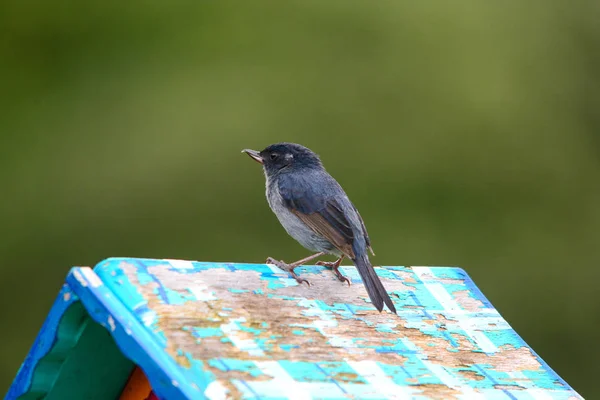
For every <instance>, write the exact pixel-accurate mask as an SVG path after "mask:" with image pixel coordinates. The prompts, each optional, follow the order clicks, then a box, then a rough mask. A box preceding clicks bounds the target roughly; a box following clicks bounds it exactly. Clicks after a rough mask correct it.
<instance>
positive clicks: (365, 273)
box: [246, 143, 396, 312]
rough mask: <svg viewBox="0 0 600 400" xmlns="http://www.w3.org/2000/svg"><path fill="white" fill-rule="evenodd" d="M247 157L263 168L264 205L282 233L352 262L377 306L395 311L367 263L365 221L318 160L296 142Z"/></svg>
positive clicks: (274, 146)
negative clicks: (265, 200)
mask: <svg viewBox="0 0 600 400" xmlns="http://www.w3.org/2000/svg"><path fill="white" fill-rule="evenodd" d="M246 152H247V153H248V154H249V155H250V156H251V157H252V158H254V159H255V160H257V161H258V162H260V163H261V164H263V167H264V172H265V177H266V196H267V201H268V203H269V206H270V207H271V209H272V210H273V212H274V213H275V215H276V216H277V218H278V219H279V222H280V223H281V225H282V226H283V228H284V229H285V230H286V232H287V233H288V234H289V235H290V236H292V237H293V238H294V239H296V240H297V241H298V242H299V243H300V244H301V245H302V246H304V247H305V248H307V249H309V250H311V251H314V252H319V253H320V252H324V253H328V254H332V255H336V256H342V255H343V256H346V257H348V258H350V259H351V260H352V261H353V262H354V264H355V265H356V267H357V270H358V272H359V274H360V276H361V278H362V280H363V283H364V285H365V287H366V289H367V292H368V294H369V297H370V298H371V301H372V302H373V304H374V305H375V307H376V308H377V309H378V310H379V311H381V310H382V309H383V303H385V304H386V305H387V306H388V308H389V309H390V310H392V311H393V312H396V309H395V307H394V304H393V302H392V300H391V299H390V297H389V295H388V293H387V291H386V290H385V288H384V287H383V284H382V283H381V281H380V279H379V277H378V276H377V274H376V273H375V270H374V269H373V267H372V266H371V263H370V261H369V257H368V250H369V249H370V248H371V243H370V239H369V236H368V234H367V230H366V227H365V224H364V221H363V220H362V218H361V216H360V214H359V213H358V210H357V209H356V207H355V206H354V204H352V202H351V201H350V199H349V198H348V196H347V195H346V193H345V192H344V189H342V187H341V186H340V185H339V183H338V182H337V181H336V180H335V179H334V178H333V177H332V176H331V175H329V173H328V172H327V171H326V170H325V168H324V167H323V165H322V163H321V160H320V159H319V157H318V156H317V155H316V154H315V153H313V152H312V151H311V150H309V149H308V148H306V147H304V146H301V145H298V144H295V143H278V144H274V145H271V146H269V147H267V148H266V149H264V150H263V151H261V152H260V153H258V152H255V151H253V150H246Z"/></svg>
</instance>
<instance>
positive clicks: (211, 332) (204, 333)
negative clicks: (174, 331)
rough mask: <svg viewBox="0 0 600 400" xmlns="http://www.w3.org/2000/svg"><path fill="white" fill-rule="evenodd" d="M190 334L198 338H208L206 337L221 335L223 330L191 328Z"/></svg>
mask: <svg viewBox="0 0 600 400" xmlns="http://www.w3.org/2000/svg"><path fill="white" fill-rule="evenodd" d="M192 335H194V336H196V337H198V338H208V337H221V336H223V331H222V330H221V328H199V327H194V328H192Z"/></svg>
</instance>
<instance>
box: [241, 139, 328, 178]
mask: <svg viewBox="0 0 600 400" xmlns="http://www.w3.org/2000/svg"><path fill="white" fill-rule="evenodd" d="M242 152H243V153H246V154H248V155H249V156H250V157H251V158H252V159H254V160H255V161H257V162H259V163H261V164H262V165H263V167H264V169H265V172H266V174H267V176H271V175H275V174H277V173H279V172H282V171H291V170H296V169H302V168H319V167H321V166H322V165H321V160H320V159H319V156H318V155H317V154H315V153H313V152H312V151H311V150H310V149H308V148H306V147H304V146H301V145H299V144H296V143H276V144H272V145H270V146H268V147H267V148H265V149H264V150H262V151H256V150H249V149H244V150H242Z"/></svg>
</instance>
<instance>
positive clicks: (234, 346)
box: [23, 258, 580, 400]
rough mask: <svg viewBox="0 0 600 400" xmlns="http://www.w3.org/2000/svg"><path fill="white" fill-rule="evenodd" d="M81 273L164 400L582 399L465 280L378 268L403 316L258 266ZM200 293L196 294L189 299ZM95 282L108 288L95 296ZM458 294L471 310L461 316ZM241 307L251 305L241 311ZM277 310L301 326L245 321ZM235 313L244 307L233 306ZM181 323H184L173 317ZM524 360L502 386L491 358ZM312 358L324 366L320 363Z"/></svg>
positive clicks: (79, 289)
mask: <svg viewBox="0 0 600 400" xmlns="http://www.w3.org/2000/svg"><path fill="white" fill-rule="evenodd" d="M216 270H218V271H219V272H218V275H219V276H220V278H219V279H222V278H223V277H226V276H227V274H234V276H235V279H232V280H231V282H239V281H240V280H243V279H245V278H251V279H258V280H260V285H259V286H260V287H257V288H256V289H252V290H248V289H242V288H239V287H236V286H235V284H230V285H229V286H228V287H226V288H222V287H219V286H218V285H219V284H221V283H219V284H217V285H216V286H211V284H212V283H211V276H214V274H212V273H211V272H214V271H216ZM75 271H76V272H77V273H78V274H79V275H78V276H75V274H74V273H75ZM82 271H83V269H81V268H76V269H74V272H73V273H72V274H70V275H69V278H68V284H69V287H70V288H72V289H73V293H74V294H76V295H77V296H79V297H81V298H82V302H83V304H84V305H85V307H86V309H88V310H89V312H90V315H92V317H93V318H94V319H95V320H97V321H98V322H99V323H102V324H103V325H104V326H105V327H106V328H107V329H109V330H110V331H111V334H112V335H113V337H114V339H115V341H116V342H117V344H119V346H120V348H122V349H123V351H124V352H125V353H126V355H127V356H128V357H130V358H131V359H133V360H135V361H136V362H137V363H139V364H140V366H142V368H143V369H144V371H145V372H146V373H147V375H148V378H149V380H150V382H151V384H152V385H153V387H155V389H156V392H157V394H158V395H159V397H161V398H168V399H176V400H177V399H200V398H203V397H208V398H214V399H217V398H224V397H227V396H230V397H235V398H237V397H241V398H262V399H279V398H283V397H285V394H286V393H290V392H294V393H296V394H298V395H299V396H304V397H307V398H309V397H313V398H323V399H339V398H348V397H354V398H377V399H379V398H381V399H385V398H393V396H400V397H402V398H411V396H412V394H415V393H417V394H418V393H420V390H421V388H423V387H424V386H426V385H438V386H439V387H447V386H448V387H451V388H453V390H455V391H456V392H459V393H462V394H463V397H459V398H461V399H462V398H472V397H469V396H470V394H473V393H476V394H479V395H480V396H482V398H499V399H500V398H512V399H516V400H531V399H534V398H535V397H532V396H533V395H531V394H529V393H528V392H526V391H525V390H523V389H535V390H538V391H542V394H543V395H545V396H546V397H548V398H556V399H563V398H564V399H567V398H569V396H571V397H573V398H574V399H580V396H578V395H577V393H576V392H575V391H574V390H572V389H571V388H570V387H569V385H568V384H567V383H566V382H564V380H562V379H561V378H560V377H559V376H558V375H556V373H555V372H554V371H552V370H551V369H550V368H549V367H548V366H547V365H546V363H545V362H544V361H543V360H542V359H541V358H539V357H538V356H537V355H536V354H535V352H533V351H532V350H531V349H530V348H529V347H528V346H527V344H526V343H525V342H524V341H523V340H522V339H521V338H520V337H519V336H518V335H517V334H516V332H514V331H513V330H512V329H511V327H510V326H509V325H508V323H506V321H504V320H503V319H502V317H501V316H500V315H499V314H498V312H497V311H496V310H495V309H494V308H493V306H492V305H491V303H490V302H489V301H488V300H487V299H486V298H485V296H483V294H482V293H481V292H480V291H479V289H478V288H477V287H476V286H475V284H474V283H473V281H472V280H471V279H470V278H469V276H468V275H467V274H466V273H465V272H464V271H463V270H461V269H459V268H448V267H412V268H409V267H382V268H377V269H376V271H377V273H378V274H379V275H380V276H381V277H382V278H383V279H384V285H386V286H388V287H392V288H393V289H392V290H390V294H391V297H392V299H393V301H394V303H395V305H396V308H397V309H398V316H395V315H391V314H387V313H385V312H384V313H383V314H375V313H373V306H372V304H370V302H369V301H368V299H367V297H366V295H365V294H364V289H362V286H361V280H360V276H359V275H358V273H357V270H356V268H354V267H350V266H343V267H342V268H341V271H342V273H343V274H344V275H346V276H348V277H349V278H351V279H352V281H353V286H352V287H350V288H348V287H347V286H345V285H340V284H339V282H336V281H334V280H333V279H331V271H330V270H329V269H328V268H324V267H314V266H303V267H301V268H299V269H298V270H297V272H298V273H299V274H300V275H309V278H308V279H309V280H310V279H311V277H310V276H311V275H312V276H313V279H316V276H318V275H319V274H322V275H323V276H326V277H327V279H320V280H319V279H316V280H317V282H318V283H319V284H322V282H325V281H327V282H331V285H332V287H331V288H330V289H329V288H327V289H328V290H336V291H342V290H343V291H346V292H344V296H345V297H337V298H336V297H335V296H333V297H327V296H325V295H323V293H326V291H323V290H322V288H319V289H321V290H314V288H313V287H310V288H309V287H305V285H299V284H298V283H297V282H296V280H295V279H293V278H291V277H290V276H289V274H287V273H286V272H284V271H279V270H278V269H277V268H275V267H273V266H268V265H265V264H236V263H210V262H191V261H182V260H152V259H126V258H125V259H119V258H115V259H109V260H105V261H103V262H101V263H100V264H99V265H98V266H97V267H96V268H95V270H94V271H95V273H96V278H94V276H93V275H90V274H93V272H91V271H88V272H86V273H87V275H86V274H84V273H82ZM192 274H197V275H195V276H194V277H192V276H191V275H192ZM82 277H83V278H82ZM197 277H199V279H198V280H195V279H192V278H197ZM88 278H89V279H92V278H93V279H92V280H88ZM198 281H201V284H197V286H194V285H195V284H196V283H195V282H198ZM399 281H401V282H399ZM98 282H100V283H103V285H100V286H94V285H95V284H97V283H98ZM132 282H135V283H132ZM181 282H189V287H188V288H186V289H182V287H186V286H183V285H182V284H181ZM219 282H222V281H219ZM173 283H177V285H174V284H173ZM311 283H312V282H311ZM192 289H194V290H192ZM458 292H461V293H460V295H461V297H462V298H463V299H466V300H473V301H467V302H466V303H463V302H462V301H460V300H458V297H457V296H458ZM358 293H362V294H360V295H359V294H358ZM320 296H321V297H320ZM352 296H354V297H352ZM147 297H151V298H152V301H149V299H148V298H147ZM333 298H335V300H331V299H333ZM339 298H344V299H353V300H344V301H340V300H339ZM232 299H233V300H232ZM241 299H244V300H243V301H249V299H251V300H252V301H256V303H254V304H253V305H252V306H250V307H248V308H245V304H244V303H242V300H241ZM281 300H283V301H285V307H286V308H288V309H290V310H291V309H293V310H294V312H295V313H294V315H295V316H297V317H296V319H286V318H287V316H281V315H280V316H279V317H278V318H280V319H274V320H270V319H269V318H270V317H269V318H267V320H258V318H256V317H255V316H254V315H253V313H254V312H255V311H256V310H257V304H260V306H258V307H262V305H263V304H264V307H269V304H275V303H276V304H278V306H279V307H281V305H282V303H281ZM231 301H235V302H238V303H235V304H234V305H233V306H232V303H231ZM474 301H476V302H479V303H476V302H474ZM190 302H194V303H197V304H198V305H202V307H199V310H200V309H206V307H208V308H209V309H210V310H211V311H210V314H209V315H202V314H200V313H199V314H198V315H196V314H194V315H193V317H192V316H189V315H185V314H184V313H185V312H189V310H190V308H189V307H190V304H189V303H190ZM182 306H185V308H184V307H182ZM464 307H467V308H468V309H465V308H464ZM179 309H181V310H187V311H181V313H180V314H177V310H179ZM165 310H168V312H167V311H165ZM261 311H262V310H261ZM473 311H476V312H473ZM274 312H277V309H274ZM261 315H264V314H261ZM109 317H110V319H108V318H109ZM179 318H184V319H185V322H184V324H183V326H182V327H181V328H177V329H178V333H177V334H176V335H177V336H178V337H186V338H187V339H186V340H188V342H186V343H188V345H187V346H183V347H178V346H177V341H174V339H173V332H172V331H169V330H168V329H167V328H165V327H166V326H169V324H170V321H171V320H175V321H177V320H179V321H181V320H180V319H179ZM284 325H285V327H284ZM179 326H181V325H179ZM358 327H360V329H357V328H358ZM163 329H167V330H166V331H163ZM179 329H181V330H179ZM271 329H276V330H274V331H272V332H271V331H270V330H271ZM285 329H289V330H285ZM353 329H356V331H354V330H353ZM275 332H277V333H275ZM369 332H372V334H371V333H369ZM409 333H410V334H409ZM299 337H301V338H299ZM415 338H418V340H415ZM190 340H191V342H190ZM298 342H301V344H298ZM207 343H210V344H211V346H222V350H223V355H225V354H227V357H228V358H210V359H197V358H195V357H194V356H193V354H204V353H203V352H202V351H196V350H202V346H206V345H207ZM523 348H526V349H528V350H529V351H530V352H526V351H524V350H523ZM305 349H306V350H305ZM314 349H319V350H318V351H319V355H318V356H316V355H315V354H314V353H312V354H310V356H311V359H310V361H308V360H304V359H303V357H305V356H308V355H309V354H308V353H306V352H308V351H314ZM519 349H520V352H519V353H518V354H517V355H516V357H522V356H527V357H529V358H528V359H527V360H528V363H527V364H525V367H522V368H519V369H518V371H517V372H511V373H508V372H504V371H503V370H502V369H501V368H499V367H498V365H496V361H497V355H498V354H502V353H503V352H507V351H515V350H519ZM211 350H215V349H211ZM211 354H212V355H211V357H213V356H214V354H215V352H214V351H213V352H212V353H211ZM217 354H218V353H217ZM232 354H234V355H235V354H240V357H239V358H232V357H230V356H231V355H232ZM340 354H343V355H340ZM475 355H476V356H477V357H475ZM513 355H514V353H513V354H508V355H505V356H504V357H508V358H509V359H510V357H512V356H513ZM465 356H467V357H465ZM182 357H183V358H185V360H184V361H186V362H182V361H181V358H182ZM315 357H319V358H320V359H321V360H320V361H318V362H315V360H314V358H315ZM288 358H289V359H288ZM471 359H475V360H479V361H477V362H479V363H476V362H471V361H469V360H471ZM481 360H485V361H486V362H481ZM532 360H533V361H532ZM536 361H537V362H536ZM504 367H505V366H503V368H504ZM230 377H231V378H230ZM475 378H476V379H475ZM23 381H24V382H26V379H25V378H24V380H23ZM224 384H227V385H226V386H223V385H224ZM230 390H234V391H236V392H235V393H229V392H228V391H230ZM531 393H534V392H531ZM414 398H418V397H414Z"/></svg>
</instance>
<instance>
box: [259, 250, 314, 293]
mask: <svg viewBox="0 0 600 400" xmlns="http://www.w3.org/2000/svg"><path fill="white" fill-rule="evenodd" d="M266 263H267V264H273V265H276V266H277V267H278V268H281V269H282V270H284V271H287V272H289V273H290V275H292V277H293V278H294V279H295V280H296V282H298V283H299V284H302V283H306V284H307V285H308V286H310V282H309V281H307V280H306V279H304V278H300V277H299V276H298V275H297V274H296V273H295V272H294V269H295V268H296V267H298V265H294V264H287V263H285V262H284V261H281V260H276V259H274V258H272V257H269V258H267V261H266Z"/></svg>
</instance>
